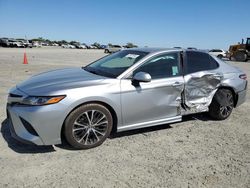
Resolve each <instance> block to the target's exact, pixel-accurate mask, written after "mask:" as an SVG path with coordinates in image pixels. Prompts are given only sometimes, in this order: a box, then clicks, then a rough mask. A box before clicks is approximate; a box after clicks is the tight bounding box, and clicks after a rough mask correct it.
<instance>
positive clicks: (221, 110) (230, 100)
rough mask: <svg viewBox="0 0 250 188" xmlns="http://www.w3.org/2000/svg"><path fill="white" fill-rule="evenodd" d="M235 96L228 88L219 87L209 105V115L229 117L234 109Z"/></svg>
mask: <svg viewBox="0 0 250 188" xmlns="http://www.w3.org/2000/svg"><path fill="white" fill-rule="evenodd" d="M233 107H234V97H233V93H232V92H231V91H230V90H228V89H219V90H218V91H217V92H216V93H215V95H214V98H213V100H212V103H211V104H210V106H209V115H210V116H211V117H212V118H213V119H217V120H224V119H227V118H228V117H229V116H230V114H231V113H232V111H233Z"/></svg>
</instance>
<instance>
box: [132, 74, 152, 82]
mask: <svg viewBox="0 0 250 188" xmlns="http://www.w3.org/2000/svg"><path fill="white" fill-rule="evenodd" d="M132 80H133V81H137V82H151V76H150V74H148V73H146V72H137V73H136V74H135V75H134V76H133V79H132Z"/></svg>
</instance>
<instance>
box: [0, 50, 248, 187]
mask: <svg viewBox="0 0 250 188" xmlns="http://www.w3.org/2000/svg"><path fill="white" fill-rule="evenodd" d="M23 52H24V49H4V48H0V122H1V134H0V187H108V188H110V187H250V175H249V174H250V123H249V122H250V116H249V114H248V113H249V112H250V91H249V89H248V96H247V101H246V103H245V104H243V105H242V106H240V107H239V108H237V109H235V110H234V112H233V114H232V115H231V116H230V118H229V119H227V120H225V121H212V120H210V119H208V118H207V116H205V115H196V116H188V117H186V118H184V121H183V122H181V123H175V124H170V125H161V126H158V127H154V128H148V129H142V130H137V131H130V132H125V133H122V134H116V135H114V136H113V137H112V138H110V139H108V140H107V141H106V142H105V143H104V144H103V145H102V146H100V147H97V148H95V149H91V150H82V151H75V150H70V148H69V147H68V146H66V145H59V146H48V147H37V146H30V145H24V144H21V143H18V142H16V141H15V140H13V139H12V138H11V137H10V133H9V130H8V125H7V124H6V121H5V119H6V113H5V104H6V97H7V93H8V90H9V89H10V88H11V87H12V86H14V85H15V84H16V83H18V82H20V81H22V80H24V79H26V78H28V77H29V76H31V75H33V74H36V73H39V72H43V71H46V70H51V69H57V68H62V67H70V66H82V65H85V64H87V63H88V62H91V61H93V60H95V59H97V58H99V57H102V56H103V55H104V53H103V51H100V50H76V49H59V48H58V49H57V48H42V49H27V55H28V62H29V64H28V65H23V64H22V61H23ZM232 64H234V65H237V66H239V67H241V68H242V69H243V70H244V71H245V72H246V73H247V74H248V76H249V77H250V62H248V63H236V62H232Z"/></svg>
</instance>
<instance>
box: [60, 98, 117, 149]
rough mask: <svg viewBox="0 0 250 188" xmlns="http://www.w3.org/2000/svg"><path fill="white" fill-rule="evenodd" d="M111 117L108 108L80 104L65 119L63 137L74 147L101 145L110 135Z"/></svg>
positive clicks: (86, 147) (85, 147)
mask: <svg viewBox="0 0 250 188" xmlns="http://www.w3.org/2000/svg"><path fill="white" fill-rule="evenodd" d="M112 125H113V119H112V115H111V113H110V112H109V110H108V109H107V108H106V107H104V106H102V105H100V104H95V103H92V104H86V105H83V106H80V107H79V108H77V109H76V110H74V111H73V112H71V114H70V115H69V116H68V117H67V119H66V121H65V131H64V134H65V138H66V140H67V141H68V143H69V144H70V145H71V146H73V147H74V148H76V149H90V148H93V147H96V146H99V145H101V144H102V143H103V142H104V141H105V140H106V138H107V137H108V136H109V135H110V132H111V130H112Z"/></svg>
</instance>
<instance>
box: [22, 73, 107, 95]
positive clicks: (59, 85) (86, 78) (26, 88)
mask: <svg viewBox="0 0 250 188" xmlns="http://www.w3.org/2000/svg"><path fill="white" fill-rule="evenodd" d="M104 79H105V77H103V76H99V75H95V74H92V73H89V72H87V71H85V70H83V69H82V68H67V69H60V70H54V71H49V72H45V73H41V74H38V75H35V76H32V77H31V78H29V79H28V80H26V81H24V82H22V83H20V84H18V85H17V88H18V89H19V90H21V91H23V92H25V93H26V94H28V95H49V94H52V93H55V92H58V91H62V90H66V89H73V88H79V87H86V86H93V85H98V84H101V82H102V81H103V80H104Z"/></svg>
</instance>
